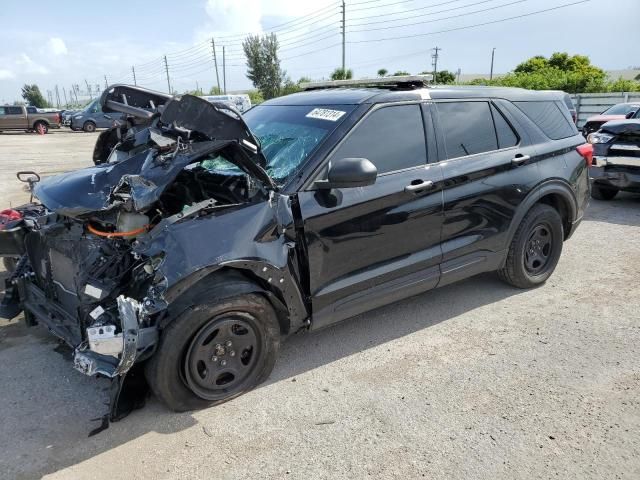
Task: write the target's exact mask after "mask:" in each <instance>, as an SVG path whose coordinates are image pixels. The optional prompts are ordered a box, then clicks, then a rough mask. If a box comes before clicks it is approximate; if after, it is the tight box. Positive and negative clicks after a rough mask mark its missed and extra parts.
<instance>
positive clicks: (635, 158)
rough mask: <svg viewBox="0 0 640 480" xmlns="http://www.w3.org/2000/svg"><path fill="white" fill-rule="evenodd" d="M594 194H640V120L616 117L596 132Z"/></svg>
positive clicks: (593, 138) (592, 174)
mask: <svg viewBox="0 0 640 480" xmlns="http://www.w3.org/2000/svg"><path fill="white" fill-rule="evenodd" d="M588 141H589V142H590V143H592V144H593V147H594V150H593V161H592V164H591V166H590V167H589V176H590V177H591V182H592V185H591V196H592V197H593V198H597V199H598V200H611V199H613V198H614V197H615V196H616V195H617V194H618V192H620V191H626V192H636V193H640V120H614V121H612V122H607V123H605V124H604V125H603V126H602V128H601V129H600V130H599V131H598V132H596V133H592V134H590V135H589V137H588Z"/></svg>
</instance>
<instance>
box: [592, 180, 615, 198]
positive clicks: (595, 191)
mask: <svg viewBox="0 0 640 480" xmlns="http://www.w3.org/2000/svg"><path fill="white" fill-rule="evenodd" d="M619 191H620V190H618V189H617V188H615V187H603V186H601V185H598V184H596V183H594V184H593V185H591V198H595V199H596V200H613V197H615V196H616V195H617V194H618V192H619Z"/></svg>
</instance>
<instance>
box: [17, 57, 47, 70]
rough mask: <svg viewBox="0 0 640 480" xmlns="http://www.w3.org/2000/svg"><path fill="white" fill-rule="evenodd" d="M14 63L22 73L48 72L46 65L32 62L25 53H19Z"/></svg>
mask: <svg viewBox="0 0 640 480" xmlns="http://www.w3.org/2000/svg"><path fill="white" fill-rule="evenodd" d="M14 63H15V65H16V66H17V67H18V68H19V69H20V70H21V71H22V72H24V73H31V74H37V75H46V74H48V73H49V69H48V68H47V67H45V66H44V65H40V64H39V63H36V62H34V61H33V60H32V59H31V57H30V56H29V55H27V54H26V53H21V54H20V55H19V56H18V58H17V59H16V60H15V62H14Z"/></svg>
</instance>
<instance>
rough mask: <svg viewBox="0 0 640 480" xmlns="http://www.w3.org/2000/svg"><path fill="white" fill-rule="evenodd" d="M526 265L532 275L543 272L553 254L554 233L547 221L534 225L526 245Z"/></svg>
mask: <svg viewBox="0 0 640 480" xmlns="http://www.w3.org/2000/svg"><path fill="white" fill-rule="evenodd" d="M524 248H525V249H524V266H525V269H526V270H527V272H528V273H529V274H531V275H538V274H540V273H542V272H543V271H544V270H545V268H547V266H548V265H549V261H550V259H551V257H552V254H553V233H552V230H551V227H550V226H549V225H548V224H547V223H541V224H538V225H536V226H535V227H533V229H532V230H531V233H530V234H529V238H528V239H527V241H526V243H525V247H524Z"/></svg>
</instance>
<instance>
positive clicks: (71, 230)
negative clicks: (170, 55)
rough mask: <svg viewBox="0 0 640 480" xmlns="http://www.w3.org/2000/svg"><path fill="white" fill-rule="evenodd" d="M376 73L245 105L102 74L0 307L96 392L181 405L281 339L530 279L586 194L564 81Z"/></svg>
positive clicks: (222, 396)
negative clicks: (485, 284) (463, 283)
mask: <svg viewBox="0 0 640 480" xmlns="http://www.w3.org/2000/svg"><path fill="white" fill-rule="evenodd" d="M377 82H378V83H375V82H374V81H371V82H368V81H364V85H360V86H358V87H357V88H354V87H353V85H351V84H350V83H349V82H342V83H343V84H344V83H346V85H347V86H346V87H342V86H341V87H336V86H335V85H336V84H310V85H309V86H308V90H307V91H305V92H301V93H296V94H293V95H289V96H286V97H281V98H276V99H273V100H270V101H267V102H265V103H263V104H261V105H259V106H256V107H254V108H252V109H251V110H250V111H248V112H246V113H245V114H244V115H243V116H240V115H239V114H238V113H237V112H234V111H233V110H232V109H231V108H230V107H229V106H227V105H224V104H215V103H214V104H211V103H208V102H206V101H204V100H201V99H199V98H197V97H193V96H189V95H184V96H177V97H173V98H171V97H168V96H165V95H163V94H160V93H157V92H150V91H146V90H144V89H141V88H137V87H129V86H113V87H110V88H109V89H108V90H106V91H105V92H104V93H103V95H102V99H101V102H102V105H103V107H104V108H105V111H121V112H124V113H126V114H127V115H129V119H128V120H127V124H126V125H120V126H117V127H114V128H113V129H111V130H109V131H106V132H104V133H103V134H102V135H101V136H100V138H99V139H98V142H97V145H96V151H95V154H94V160H95V162H96V166H95V167H91V168H86V169H83V170H79V171H74V172H71V173H67V174H63V175H59V176H56V177H52V178H49V179H46V180H43V181H42V182H39V183H37V184H36V186H35V187H34V194H35V196H36V198H38V199H39V200H40V202H41V204H42V205H43V206H44V208H41V209H40V210H35V211H39V213H38V214H37V215H32V216H29V214H28V213H26V214H25V215H24V218H23V229H24V232H23V233H24V248H25V250H26V255H24V256H23V257H22V259H21V260H20V261H19V262H18V264H17V266H16V269H15V271H14V274H13V276H12V278H10V279H9V281H8V283H7V291H6V295H5V298H4V301H3V303H2V312H3V314H4V316H6V317H11V316H15V315H17V314H18V313H19V311H20V310H23V311H24V314H25V319H26V322H27V323H28V324H29V325H35V324H36V323H40V324H44V325H46V326H47V327H48V328H49V329H50V330H51V331H52V332H53V333H55V334H56V335H58V336H59V337H61V338H62V339H64V340H65V341H66V342H67V343H68V344H69V345H70V346H71V347H72V348H73V350H74V363H75V367H76V368H78V369H79V370H81V371H83V372H84V373H86V374H88V375H94V374H102V375H105V376H108V377H111V378H113V379H114V383H115V385H116V388H114V389H113V392H115V393H114V396H113V398H114V399H117V398H118V394H119V393H120V390H119V389H121V388H122V385H123V384H125V382H124V379H125V377H127V378H129V377H136V378H137V379H140V378H141V377H142V378H146V381H147V382H148V384H149V385H150V387H151V389H152V390H153V392H155V394H156V395H157V396H158V397H159V398H161V399H162V400H163V401H164V402H165V403H166V404H167V405H168V406H169V407H170V408H171V409H173V410H177V411H183V410H190V409H196V408H201V407H205V406H208V405H213V404H217V403H220V402H223V401H225V400H228V399H230V398H233V397H235V396H237V395H239V394H241V393H243V392H246V391H247V390H249V389H251V388H253V387H254V386H256V385H257V384H259V383H260V382H262V381H263V380H265V379H266V378H267V377H268V375H269V373H270V372H271V370H272V368H273V366H274V363H275V361H276V356H277V354H278V349H279V347H280V343H281V340H282V339H283V338H285V337H286V336H287V335H288V334H290V333H293V332H298V331H301V330H308V329H318V328H322V327H325V326H327V325H330V324H332V323H334V322H337V321H339V320H343V319H345V318H348V317H352V316H354V315H357V314H360V313H362V312H365V311H367V310H371V309H373V308H376V307H379V306H381V305H385V304H388V303H391V302H395V301H398V300H401V299H404V298H407V297H410V296H412V295H416V294H419V293H421V292H424V291H426V290H430V289H433V288H436V287H439V286H443V285H447V284H450V283H452V282H455V281H458V280H461V279H463V278H466V277H469V276H472V275H476V274H478V273H480V272H487V271H494V270H495V271H497V272H498V273H499V275H500V277H501V278H502V279H503V280H504V281H506V282H508V283H509V284H511V285H514V286H516V287H519V288H528V287H535V286H536V285H540V284H541V283H543V282H545V281H546V280H547V279H548V278H549V276H550V275H551V274H552V272H553V271H554V269H555V267H556V264H557V263H558V259H559V257H560V253H561V251H562V245H563V241H565V240H567V239H568V238H569V237H570V236H571V234H572V233H573V232H574V231H575V229H576V226H577V225H578V223H579V222H580V220H581V219H582V217H583V214H584V211H585V208H586V206H587V202H588V198H589V179H588V174H587V163H588V161H590V160H591V148H592V146H591V145H588V144H587V145H584V139H583V138H582V136H581V135H580V134H579V132H578V131H577V130H576V127H575V125H574V124H573V122H572V119H571V116H570V114H569V111H568V110H567V107H566V106H565V104H564V102H563V94H562V93H561V92H533V91H527V90H520V89H506V88H484V87H480V88H467V87H460V88H458V87H434V88H427V87H425V86H424V85H423V82H422V80H421V79H420V78H419V77H407V78H396V79H383V80H378V81H377ZM380 82H382V83H380ZM339 84H340V82H339V83H338V85H339ZM153 109H155V112H154V111H152V110H153ZM31 207H33V206H31ZM17 210H18V211H20V209H17ZM23 211H27V212H28V211H29V210H23ZM30 211H34V209H33V208H31V210H30ZM0 247H1V242H0ZM390 328H391V327H390ZM143 370H144V375H141V373H142V371H143ZM135 372H140V374H138V375H135V374H134V373H135Z"/></svg>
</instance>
